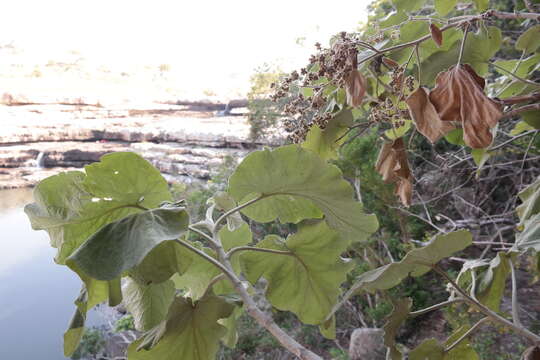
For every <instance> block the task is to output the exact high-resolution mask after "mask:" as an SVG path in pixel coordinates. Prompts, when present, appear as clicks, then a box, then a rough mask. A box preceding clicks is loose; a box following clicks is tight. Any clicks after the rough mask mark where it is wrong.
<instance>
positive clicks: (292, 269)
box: [241, 222, 352, 324]
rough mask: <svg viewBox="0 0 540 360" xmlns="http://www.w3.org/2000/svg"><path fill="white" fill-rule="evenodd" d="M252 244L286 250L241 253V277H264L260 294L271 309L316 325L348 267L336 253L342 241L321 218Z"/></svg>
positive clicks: (334, 298)
mask: <svg viewBox="0 0 540 360" xmlns="http://www.w3.org/2000/svg"><path fill="white" fill-rule="evenodd" d="M257 247H258V248H264V249H272V250H280V251H288V252H290V254H289V255H284V254H272V253H266V252H257V251H250V252H245V253H244V254H242V256H241V264H242V267H243V270H244V274H245V275H246V278H247V279H248V280H249V281H250V282H251V283H252V284H255V283H256V282H257V280H259V278H260V277H264V278H265V279H266V280H267V281H268V287H267V289H266V297H267V299H268V300H269V301H270V303H271V304H272V305H273V306H274V307H276V308H277V309H280V310H288V311H292V312H294V313H295V314H296V315H297V316H298V317H299V319H300V320H301V321H302V322H304V323H306V324H321V323H322V322H323V321H324V319H325V317H326V315H327V314H328V313H329V312H330V310H331V309H332V307H333V306H334V304H335V303H336V302H337V299H338V296H339V294H340V293H341V290H340V284H341V283H343V282H344V281H345V279H346V276H347V273H348V272H349V271H350V270H351V267H352V263H350V262H347V261H345V260H343V259H342V258H341V257H340V255H341V253H342V252H343V251H344V250H345V249H346V247H347V241H345V240H344V239H342V238H341V237H340V235H339V234H338V233H337V232H336V231H333V230H332V229H330V228H329V227H328V226H327V225H326V223H325V222H318V223H316V224H309V225H305V224H302V225H300V227H299V230H298V232H297V233H296V234H294V235H291V236H289V237H288V238H287V240H285V241H283V240H282V239H281V238H279V237H278V236H276V235H269V236H267V237H266V238H264V240H262V241H261V242H259V243H258V244H257Z"/></svg>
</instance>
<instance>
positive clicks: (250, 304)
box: [214, 205, 323, 360]
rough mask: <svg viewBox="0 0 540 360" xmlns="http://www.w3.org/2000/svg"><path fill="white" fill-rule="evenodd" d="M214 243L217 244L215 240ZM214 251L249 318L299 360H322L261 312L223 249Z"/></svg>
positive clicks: (219, 248)
mask: <svg viewBox="0 0 540 360" xmlns="http://www.w3.org/2000/svg"><path fill="white" fill-rule="evenodd" d="M245 206H247V205H245ZM216 224H217V222H216ZM216 235H217V234H216ZM214 241H215V242H218V241H217V240H214ZM216 251H217V254H218V258H219V260H220V261H221V262H222V263H223V265H221V264H220V265H221V266H224V267H225V268H226V269H227V272H225V275H227V277H229V279H230V280H231V282H232V284H233V286H234V288H235V290H236V292H237V293H238V295H240V297H241V298H242V301H243V303H244V307H245V308H246V312H247V313H248V314H249V315H250V316H251V317H253V318H254V319H255V320H256V321H257V322H258V323H259V324H260V325H261V326H263V327H264V328H266V330H268V331H269V332H270V333H271V334H272V335H273V336H274V337H275V338H276V339H277V340H278V341H279V342H280V344H281V345H283V347H285V348H286V349H287V350H289V351H290V352H291V353H293V354H294V355H296V356H297V357H298V358H300V359H301V360H323V359H322V358H321V357H320V356H318V355H317V354H315V353H313V352H311V351H310V350H308V349H306V348H305V347H304V346H302V345H301V344H300V343H298V342H297V341H296V340H295V339H293V338H292V337H291V336H290V335H289V334H287V333H286V332H285V331H283V329H281V328H280V327H279V326H278V325H277V324H276V323H275V322H274V320H273V319H272V318H271V317H270V316H268V315H266V314H265V313H263V312H262V311H261V309H259V307H258V306H257V304H256V303H255V301H254V300H253V298H252V297H251V296H250V295H249V293H248V292H247V290H246V288H245V287H244V285H243V284H242V282H241V281H240V279H239V278H238V277H237V276H236V274H235V272H234V270H233V268H232V265H231V262H230V261H229V260H228V259H227V254H225V251H224V250H223V247H221V246H219V247H218V248H217V249H216Z"/></svg>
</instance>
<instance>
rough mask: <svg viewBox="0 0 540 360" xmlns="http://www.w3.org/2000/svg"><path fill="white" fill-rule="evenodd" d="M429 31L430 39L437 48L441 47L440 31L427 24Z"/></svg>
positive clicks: (433, 25) (441, 35) (435, 26)
mask: <svg viewBox="0 0 540 360" xmlns="http://www.w3.org/2000/svg"><path fill="white" fill-rule="evenodd" d="M429 31H430V32H431V38H432V39H433V41H434V42H435V44H437V46H438V47H441V45H442V40H443V33H442V31H441V29H439V28H438V27H437V25H435V24H429Z"/></svg>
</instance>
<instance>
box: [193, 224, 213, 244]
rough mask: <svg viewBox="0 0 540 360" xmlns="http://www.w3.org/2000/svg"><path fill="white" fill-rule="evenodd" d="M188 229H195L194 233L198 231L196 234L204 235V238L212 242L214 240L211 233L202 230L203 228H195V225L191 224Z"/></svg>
mask: <svg viewBox="0 0 540 360" xmlns="http://www.w3.org/2000/svg"><path fill="white" fill-rule="evenodd" d="M188 229H189V230H191V231H193V232H194V233H196V234H198V235H200V236H202V237H203V238H205V239H206V240H208V241H210V242H211V243H213V242H214V240H212V238H211V237H210V236H209V235H207V234H206V233H205V232H204V231H201V230H199V229H197V228H195V227H194V226H193V225H190V226H189V227H188Z"/></svg>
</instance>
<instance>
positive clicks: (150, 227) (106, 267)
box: [67, 206, 189, 280]
mask: <svg viewBox="0 0 540 360" xmlns="http://www.w3.org/2000/svg"><path fill="white" fill-rule="evenodd" d="M188 223H189V218H188V215H187V212H186V211H185V210H184V208H181V207H174V206H168V207H163V208H159V209H153V210H148V211H145V212H142V213H139V214H134V215H130V216H128V217H125V218H123V219H121V220H118V221H116V222H114V223H110V224H108V225H106V226H104V227H103V228H101V229H100V230H99V231H98V232H97V233H95V234H94V235H92V236H91V237H90V238H89V239H88V240H87V241H86V242H85V243H84V244H83V245H82V246H81V247H80V248H79V249H77V251H75V252H74V253H73V255H71V256H70V257H69V258H68V260H67V262H68V264H75V265H76V266H77V267H78V268H79V269H81V270H82V271H83V272H85V273H86V274H87V275H88V276H90V277H93V278H94V279H98V280H112V279H114V278H116V277H118V276H120V275H121V274H122V273H123V272H124V271H127V270H130V269H132V268H134V267H135V266H137V265H139V264H141V262H142V261H143V260H144V258H145V257H146V255H148V253H150V251H151V250H152V249H154V248H155V247H156V246H157V245H159V244H160V243H162V242H164V241H168V240H175V239H177V238H179V237H180V236H181V235H182V234H183V233H184V232H185V231H186V230H187V226H188Z"/></svg>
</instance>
